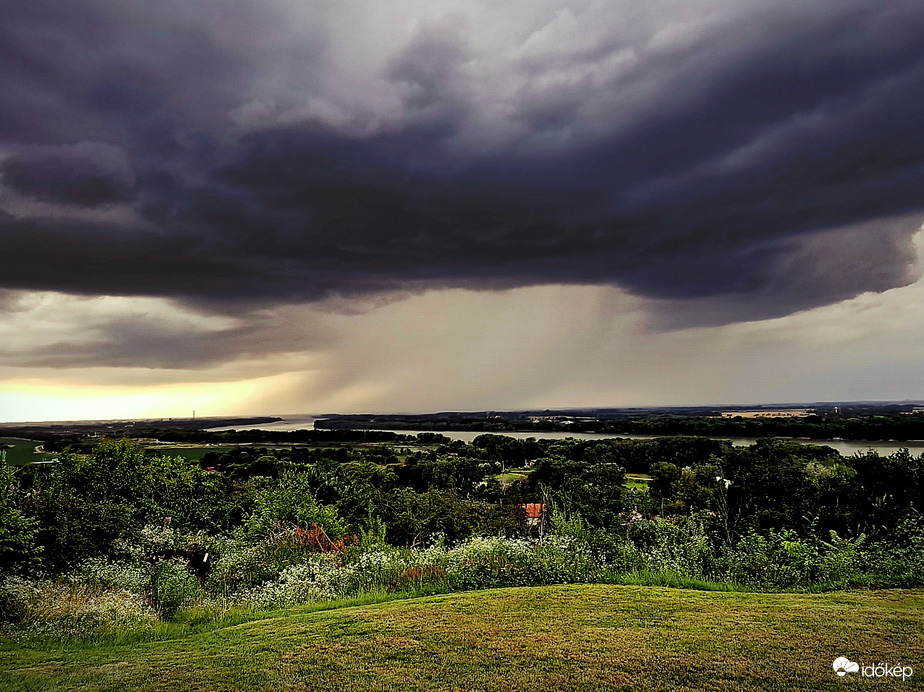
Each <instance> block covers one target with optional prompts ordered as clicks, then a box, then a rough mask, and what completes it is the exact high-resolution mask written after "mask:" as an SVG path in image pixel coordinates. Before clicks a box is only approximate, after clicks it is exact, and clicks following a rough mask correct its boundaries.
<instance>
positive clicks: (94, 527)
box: [0, 435, 924, 643]
mask: <svg viewBox="0 0 924 692" xmlns="http://www.w3.org/2000/svg"><path fill="white" fill-rule="evenodd" d="M402 443H403V441H402ZM922 493H924V464H922V461H921V459H920V458H916V457H913V456H911V455H909V454H908V453H907V452H904V451H903V452H899V453H896V454H893V455H891V456H888V457H880V456H879V455H877V454H875V453H872V452H871V453H869V454H866V455H857V456H854V457H851V458H846V459H845V458H843V457H841V456H840V455H838V454H837V452H835V451H834V450H831V449H829V448H825V447H818V446H808V445H798V444H793V443H788V442H780V441H773V440H765V441H761V442H759V443H758V444H755V445H753V446H752V447H750V448H734V447H732V446H731V445H729V444H727V443H723V442H717V441H714V440H707V439H702V438H679V439H676V438H675V439H662V440H610V441H590V442H588V441H578V440H553V441H548V440H514V439H511V438H506V437H503V436H498V435H482V436H479V437H478V438H476V439H475V441H474V443H473V444H470V445H469V444H463V443H461V442H450V441H449V440H448V439H446V438H440V436H435V435H430V436H429V437H428V438H427V439H426V440H425V441H418V444H416V445H403V444H401V445H392V446H385V445H379V446H375V445H373V446H364V447H362V448H357V447H344V446H340V447H337V446H325V447H318V448H305V447H298V446H292V447H289V448H275V449H273V448H270V449H267V448H254V447H234V448H230V449H228V450H213V451H210V452H208V453H206V454H205V455H204V456H203V457H202V458H201V459H200V460H195V459H188V458H184V457H181V456H168V455H164V454H160V453H151V452H149V451H145V450H144V449H143V448H142V447H140V446H138V445H137V444H135V443H133V442H131V441H128V440H118V441H117V440H102V441H100V442H99V443H98V444H97V445H96V447H95V448H94V449H93V450H92V451H90V452H89V453H75V452H68V451H65V452H62V453H61V454H60V460H59V461H58V463H55V464H47V465H41V466H28V467H23V468H18V469H17V468H13V467H9V466H4V467H0V558H2V560H0V565H2V568H0V569H2V574H0V633H2V635H3V636H5V637H6V638H8V639H9V640H10V641H14V642H20V643H22V642H41V641H46V640H51V641H59V642H60V641H79V640H97V641H117V640H132V639H134V640H150V639H157V638H158V637H160V636H162V634H163V633H164V632H168V631H173V630H171V628H173V627H181V628H182V627H194V628H196V627H204V628H208V627H216V626H220V625H224V624H227V623H229V622H239V621H243V620H247V619H250V618H255V617H262V616H263V614H266V613H269V612H273V611H278V610H280V609H286V608H293V607H302V606H305V605H315V606H323V605H324V604H326V603H332V602H337V601H342V600H344V599H347V600H349V599H382V598H393V597H399V596H407V595H428V594H439V593H448V592H458V591H468V590H479V589H485V588H506V587H522V586H537V585H557V584H577V583H598V584H610V585H620V584H621V585H628V584H647V585H661V586H678V587H689V588H695V589H707V590H716V591H746V590H750V591H768V592H772V591H791V592H818V591H827V590H833V589H845V588H916V587H921V586H924V581H922V580H924V527H922V522H921V521H920V519H921V517H920V513H919V510H918V508H919V507H920V506H921V502H922Z"/></svg>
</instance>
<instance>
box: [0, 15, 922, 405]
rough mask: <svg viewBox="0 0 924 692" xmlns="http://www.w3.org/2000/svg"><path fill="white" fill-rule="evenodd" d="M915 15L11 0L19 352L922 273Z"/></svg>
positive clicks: (5, 132)
mask: <svg viewBox="0 0 924 692" xmlns="http://www.w3.org/2000/svg"><path fill="white" fill-rule="evenodd" d="M921 36H924V4H922V3H921V2H919V1H918V0H904V1H903V0H891V1H885V2H884V1H883V0H868V1H862V0H844V1H843V2H836V3H834V2H805V1H804V0H798V1H797V0H792V1H788V0H774V1H772V2H768V1H767V0H760V1H759V2H758V1H756V0H755V1H749V0H727V1H721V0H682V1H680V0H648V1H646V2H637V1H635V0H607V1H605V2H589V1H588V2H569V3H560V2H559V3H553V2H543V1H537V0H511V1H510V2H505V3H496V2H472V1H470V0H467V1H466V2H461V1H458V2H457V1H452V0H435V1H434V0H430V1H428V2H423V1H420V2H416V1H411V0H401V1H396V2H388V3H382V2H377V1H374V0H350V1H345V2H337V3H329V2H312V1H310V0H308V1H303V2H295V1H294V0H263V1H262V2H253V0H248V1H244V0H197V1H196V2H189V1H188V0H182V1H181V0H158V1H157V2H154V1H137V0H136V1H131V0H118V1H116V0H85V1H83V2H80V3H68V2H52V1H50V0H49V1H44V0H28V1H27V0H4V2H3V3H2V5H0V84H2V85H3V89H2V90H0V253H2V254H0V256H2V257H3V264H2V267H0V287H2V288H4V289H6V291H7V292H6V293H5V294H3V296H0V330H2V331H4V332H5V333H6V334H7V335H8V338H7V340H6V341H5V343H4V344H3V345H2V346H0V366H2V367H4V368H8V369H17V368H19V369H20V370H19V372H24V370H22V369H24V368H33V367H38V368H58V369H67V368H88V367H92V366H97V365H99V366H107V367H113V368H126V369H131V368H158V369H165V370H173V371H176V372H180V371H189V370H204V369H209V368H219V369H220V368H222V367H225V366H227V365H228V364H229V363H231V362H233V361H242V360H246V361H247V362H248V363H257V362H261V363H263V365H261V366H260V367H259V368H256V369H254V370H249V371H248V372H249V373H250V375H251V376H257V375H258V374H259V375H260V376H263V375H264V374H266V375H267V376H269V375H272V374H279V373H280V372H283V371H284V370H285V368H289V367H292V368H296V366H295V365H294V364H292V363H291V362H289V361H286V362H287V363H288V365H286V366H285V368H283V366H282V365H281V363H282V362H283V360H285V359H291V358H293V357H295V356H293V354H302V355H303V356H304V357H306V358H307V357H309V356H308V355H307V354H313V355H311V357H312V358H313V357H315V356H317V357H321V356H323V355H324V354H331V353H333V351H334V349H336V348H341V347H342V346H343V343H344V339H343V334H344V333H345V332H347V331H349V329H350V327H349V326H348V325H347V323H343V324H341V325H340V326H339V327H336V328H335V327H334V326H332V324H333V321H334V319H333V318H332V317H329V315H330V314H338V315H341V317H342V318H344V319H346V318H347V317H349V316H350V315H354V317H356V315H357V314H358V313H364V312H367V311H368V310H370V309H371V310H373V311H375V310H378V311H381V310H385V309H386V308H381V307H378V308H376V306H379V305H389V306H391V305H394V304H395V303H394V301H399V302H400V301H402V300H406V299H407V298H408V296H414V295H417V296H420V295H421V294H423V293H424V292H425V291H429V290H437V289H443V290H445V289H450V288H457V289H459V288H461V289H475V290H478V291H483V290H488V291H500V290H509V289H513V288H518V287H531V286H533V287H534V286H544V285H574V284H581V285H588V286H597V287H602V288H601V289H600V290H602V291H603V292H602V293H599V294H595V295H605V296H609V298H608V299H607V300H605V301H604V304H605V310H604V312H605V313H606V318H605V319H604V317H601V316H600V315H596V313H595V315H596V316H591V315H586V319H587V322H586V325H585V326H587V325H598V324H601V323H602V322H601V320H602V321H603V322H605V321H606V320H610V319H615V317H614V316H617V315H618V314H620V313H619V311H620V310H622V309H624V308H625V305H628V304H630V303H631V305H633V306H634V307H633V308H632V309H633V310H636V311H639V312H638V314H639V315H642V317H639V319H637V320H635V321H633V322H632V327H631V328H632V329H634V330H635V332H636V333H638V334H642V333H655V332H662V331H665V330H667V331H671V330H683V329H687V328H696V327H706V326H717V325H735V324H737V323H742V322H748V321H755V320H770V319H772V318H777V317H784V316H787V315H793V314H794V313H797V312H799V311H803V310H806V309H810V308H815V307H821V306H829V305H836V304H838V303H840V302H842V301H848V300H850V299H853V298H855V297H857V296H862V295H864V294H880V293H883V292H886V291H889V290H890V289H896V288H898V287H902V286H908V285H910V284H912V283H913V282H914V281H915V280H916V279H917V278H918V276H919V273H918V268H917V254H916V252H915V247H914V244H913V241H912V238H913V236H914V234H915V233H917V232H918V230H919V229H920V227H921V222H922V220H924V190H922V182H921V181H922V180H924V135H922V130H921V123H922V122H924V41H922V40H921ZM491 295H495V294H494V293H492V294H491ZM496 295H501V294H496ZM536 295H540V296H541V295H547V294H536ZM53 296H59V297H57V298H55V297H53ZM61 296H63V297H61ZM80 296H83V297H85V298H88V299H89V298H93V297H95V296H114V297H121V298H118V299H109V302H108V303H106V304H105V305H104V306H102V304H99V303H87V302H85V301H83V302H81V300H80V299H78V297H80ZM119 300H123V301H128V302H122V303H120V302H118V301H119ZM538 300H539V302H540V303H541V300H543V299H541V298H540V299H538ZM43 301H44V302H43ZM113 301H114V302H113ZM139 301H141V302H139ZM145 301H147V302H145ZM626 301H628V302H626ZM450 302H451V301H450ZM65 304H66V305H68V306H71V308H73V309H74V310H76V311H77V312H75V313H72V314H75V315H76V314H79V315H80V319H79V321H80V324H81V326H82V329H81V330H80V333H79V334H74V333H73V332H70V333H69V335H68V336H66V337H65V336H64V333H65V332H64V331H63V330H64V329H65V325H64V324H63V323H62V322H60V321H56V320H57V319H58V318H50V317H49V315H50V314H51V312H55V311H58V310H60V309H61V306H62V305H65ZM447 304H449V303H447ZM43 306H44V307H43ZM312 306H313V307H312ZM69 309H70V308H69ZM389 309H390V308H389ZM482 309H488V308H487V307H485V306H482ZM43 310H44V312H43ZM49 311H50V312H49ZM563 311H565V312H566V311H567V310H566V309H564V308H563ZM55 314H57V313H55ZM17 315H18V317H16V316H17ZM325 315H328V317H325ZM46 318H48V319H46ZM337 319H340V318H337ZM357 319H358V317H357ZM406 319H407V320H411V319H412V318H411V317H407V316H406ZM435 319H436V318H435ZM49 320H50V321H49ZM56 324H57V325H58V326H57V327H56V326H55V325H56ZM351 324H359V322H358V321H354V322H352V323H351ZM407 325H408V326H410V325H411V322H410V321H408V322H407ZM72 326H73V325H71V326H70V327H72ZM418 328H419V329H420V330H421V332H422V331H423V330H424V329H425V327H423V326H419V327H418ZM626 328H627V329H628V328H629V327H628V326H626ZM594 329H596V327H591V331H594ZM595 333H596V332H595ZM600 338H601V339H603V338H604V337H602V336H601V337H600ZM607 338H609V337H607ZM600 343H604V342H603V341H601V342H600ZM598 347H599V344H598ZM591 350H592V349H591ZM604 350H605V349H604ZM299 357H301V356H299ZM369 357H370V358H372V359H375V357H376V356H375V355H374V354H371V353H370V354H369ZM467 357H468V356H465V355H463V354H459V355H458V358H457V359H456V360H454V361H450V360H447V361H446V363H444V365H445V366H446V367H459V364H460V363H461V362H464V361H465V358H467ZM536 357H537V358H539V357H540V356H539V355H536ZM267 359H270V360H272V359H276V360H273V362H274V363H275V365H270V364H269V361H268V360H267ZM460 359H461V360H460ZM302 366H304V363H302V365H300V366H298V367H302ZM569 367H570V366H569ZM563 368H565V366H563ZM565 371H566V368H565V369H563V370H562V372H563V373H564V372H565ZM226 375H227V373H226ZM330 376H331V377H333V378H334V379H337V377H335V376H334V375H330ZM216 377H217V376H216ZM227 377H230V375H227ZM370 377H371V375H370ZM180 379H182V378H180ZM218 379H227V378H226V377H225V376H222V377H218ZM549 386H552V385H551V384H549ZM556 386H557V385H556ZM544 391H546V390H544ZM548 391H551V390H548ZM573 403H574V404H575V405H580V404H581V402H573Z"/></svg>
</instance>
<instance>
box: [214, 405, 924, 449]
mask: <svg viewBox="0 0 924 692" xmlns="http://www.w3.org/2000/svg"><path fill="white" fill-rule="evenodd" d="M280 417H281V418H282V419H283V420H281V421H277V422H275V423H264V424H262V425H250V426H234V427H230V428H211V430H213V431H215V432H220V431H222V430H234V429H235V427H237V428H238V429H241V430H279V431H291V430H314V422H315V421H316V420H318V418H319V416H304V415H293V416H280ZM384 432H393V433H398V434H400V435H416V434H417V433H421V432H430V433H433V434H435V435H445V436H446V437H448V438H449V439H451V440H462V441H463V442H471V441H472V440H474V439H475V438H476V437H478V436H479V435H483V434H484V433H483V432H481V431H476V430H460V431H446V430H389V429H386V430H384ZM497 434H498V435H506V436H508V437H515V438H517V439H520V440H525V439H526V438H528V437H535V438H536V439H539V438H545V439H547V440H564V439H565V438H568V437H573V438H575V439H577V440H605V439H607V438H609V439H613V438H621V439H628V440H651V439H655V438H657V437H665V435H628V434H626V435H614V434H608V433H581V432H574V433H569V432H502V433H497ZM710 439H713V440H730V441H731V443H732V444H733V445H734V446H735V447H748V446H750V445H752V444H754V443H755V442H757V439H758V438H756V437H712V438H710ZM792 441H793V442H800V443H803V444H813V445H827V446H828V447H832V448H833V449H836V450H837V451H838V452H840V454H841V455H842V456H845V457H849V456H852V455H853V454H855V453H857V452H866V451H867V450H870V449H872V450H873V451H875V452H878V453H879V454H882V455H888V454H892V452H896V451H898V450H899V449H901V448H902V447H907V448H908V451H909V452H911V453H912V454H913V455H914V456H920V455H921V454H924V441H922V440H911V441H908V442H897V441H894V440H884V441H883V440H809V439H801V438H792Z"/></svg>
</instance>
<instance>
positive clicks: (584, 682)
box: [0, 585, 924, 692]
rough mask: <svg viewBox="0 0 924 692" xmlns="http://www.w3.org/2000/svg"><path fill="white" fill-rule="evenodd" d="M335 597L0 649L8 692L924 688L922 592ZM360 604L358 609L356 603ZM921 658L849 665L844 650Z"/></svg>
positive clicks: (564, 591) (514, 591)
mask: <svg viewBox="0 0 924 692" xmlns="http://www.w3.org/2000/svg"><path fill="white" fill-rule="evenodd" d="M332 605H335V606H337V607H334V608H330V607H329V608H327V609H324V610H318V609H311V608H307V607H301V608H295V609H293V610H290V611H288V612H287V613H285V614H276V615H271V616H269V617H265V618H263V619H260V620H255V621H251V622H246V623H242V624H237V625H229V626H214V627H211V628H208V629H205V630H203V631H199V632H195V631H194V630H193V628H187V629H185V630H182V631H181V630H179V629H178V628H174V630H173V631H171V632H169V633H164V635H163V636H162V638H160V639H157V640H154V641H135V642H125V643H118V644H110V645H109V646H105V647H100V646H93V647H90V646H88V645H86V644H81V643H70V644H60V643H55V644H41V643H38V644H34V645H32V646H30V647H29V648H14V647H11V646H10V645H7V646H6V647H3V648H0V671H3V672H0V688H2V689H9V690H14V689H15V690H33V691H36V692H38V691H42V690H54V691H55V692H61V691H63V690H86V691H88V692H103V691H104V690H105V691H110V690H125V689H131V690H139V691H144V692H156V691H161V690H162V691H170V692H172V691H173V690H192V691H201V692H206V691H208V692H212V691H213V690H240V691H242V692H243V691H247V692H263V691H272V692H276V691H278V690H303V691H306V692H307V691H311V690H318V691H320V690H324V691H325V692H328V691H336V690H344V691H346V690H351V691H352V690H366V689H368V690H389V691H390V690H395V691H402V692H403V691H404V690H448V689H468V690H525V689H536V690H539V689H543V690H545V689H560V690H584V691H588V692H589V691H591V690H593V691H597V690H608V689H631V690H646V691H647V690H652V691H661V690H663V691H668V690H670V691H674V690H685V689H686V690H752V689H753V690H800V689H801V690H838V689H842V688H843V685H845V684H849V685H850V687H851V689H903V690H905V689H907V690H913V689H921V688H922V687H924V685H922V684H921V680H919V679H918V676H919V675H921V674H922V672H924V671H922V670H921V667H920V665H918V666H914V665H913V664H914V663H917V662H920V661H924V637H921V636H920V635H921V633H922V632H924V593H922V592H921V591H912V592H895V591H889V592H865V593H862V594H853V593H830V594H757V593H710V592H696V591H680V590H676V589H664V588H657V587H655V588H639V587H631V586H605V585H577V586H552V587H544V588H536V587H530V588H511V589H501V590H494V591H487V592H482V591H479V592H469V593H464V594H449V595H437V596H430V597H424V598H418V599H414V600H410V601H409V600H399V601H392V602H388V603H379V604H367V605H352V606H350V604H343V603H338V604H332ZM343 606H349V607H343ZM840 656H847V657H849V658H850V660H851V661H856V662H858V663H859V664H860V665H872V664H874V663H886V664H889V665H891V666H897V665H899V664H901V665H903V666H908V665H910V666H911V669H912V671H913V674H912V676H911V677H910V678H907V679H906V680H904V681H902V680H896V679H895V678H894V677H893V678H891V679H888V680H885V679H874V678H864V677H862V676H861V675H860V674H859V673H856V674H850V677H849V678H846V679H844V678H839V677H838V676H837V675H836V674H835V672H834V670H833V668H832V662H833V661H834V660H835V659H836V658H838V657H840Z"/></svg>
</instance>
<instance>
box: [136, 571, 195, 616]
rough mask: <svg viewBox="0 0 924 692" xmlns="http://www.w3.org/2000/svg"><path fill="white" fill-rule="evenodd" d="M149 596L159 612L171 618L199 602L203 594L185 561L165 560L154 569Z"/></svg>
mask: <svg viewBox="0 0 924 692" xmlns="http://www.w3.org/2000/svg"><path fill="white" fill-rule="evenodd" d="M149 595H150V598H151V602H152V603H153V604H154V607H155V608H157V610H158V612H160V613H161V614H162V615H164V616H166V617H170V616H171V615H173V614H174V613H175V612H176V611H177V610H179V609H180V608H182V607H183V606H188V605H192V604H193V603H195V602H196V601H197V600H199V599H200V598H201V597H202V595H203V592H202V587H201V586H200V584H199V581H198V580H197V579H196V577H195V576H194V575H193V574H192V573H191V572H190V571H189V569H188V568H187V567H186V565H185V564H184V563H183V561H181V560H163V561H161V562H159V563H158V564H157V566H156V567H155V568H154V573H153V575H152V579H151V585H150V591H149Z"/></svg>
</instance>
